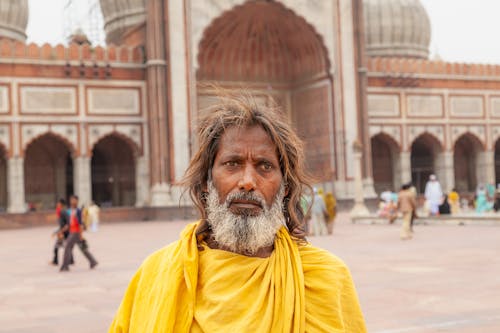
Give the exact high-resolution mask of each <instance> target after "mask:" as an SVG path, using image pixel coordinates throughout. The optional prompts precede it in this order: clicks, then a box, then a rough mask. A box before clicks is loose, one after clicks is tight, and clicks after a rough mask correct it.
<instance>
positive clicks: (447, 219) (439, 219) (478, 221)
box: [351, 214, 500, 226]
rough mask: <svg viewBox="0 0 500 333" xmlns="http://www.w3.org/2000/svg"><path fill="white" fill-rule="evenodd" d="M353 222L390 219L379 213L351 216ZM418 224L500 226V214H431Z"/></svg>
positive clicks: (398, 220) (382, 222)
mask: <svg viewBox="0 0 500 333" xmlns="http://www.w3.org/2000/svg"><path fill="white" fill-rule="evenodd" d="M351 222H352V223H358V224H389V219H387V218H382V217H378V216H377V215H375V214H373V215H368V216H356V217H351ZM394 223H397V224H400V223H402V219H401V218H397V219H396V220H395V222H394ZM414 224H416V225H485V226H495V225H497V226H500V214H484V215H476V214H463V215H449V216H429V217H419V218H417V219H415V221H414Z"/></svg>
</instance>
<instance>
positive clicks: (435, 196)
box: [425, 175, 443, 215]
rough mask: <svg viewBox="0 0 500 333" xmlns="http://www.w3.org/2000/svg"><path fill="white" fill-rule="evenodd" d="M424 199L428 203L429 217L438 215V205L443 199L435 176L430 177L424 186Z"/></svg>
mask: <svg viewBox="0 0 500 333" xmlns="http://www.w3.org/2000/svg"><path fill="white" fill-rule="evenodd" d="M425 199H426V200H427V201H428V202H429V205H430V210H431V215H438V214H439V205H440V204H441V200H442V199H443V190H442V189H441V184H439V182H438V180H437V178H436V175H430V176H429V181H428V182H427V184H425Z"/></svg>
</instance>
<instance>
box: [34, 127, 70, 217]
mask: <svg viewBox="0 0 500 333" xmlns="http://www.w3.org/2000/svg"><path fill="white" fill-rule="evenodd" d="M74 153H75V150H74V147H73V145H72V144H71V143H70V142H69V141H68V140H66V139H64V138H63V137H61V136H60V135H57V134H55V133H52V132H46V133H43V134H40V135H37V136H35V137H34V138H32V139H31V140H30V141H29V143H28V144H27V145H26V148H25V150H24V187H25V196H26V202H28V203H29V204H30V205H31V206H32V207H34V208H36V209H37V210H38V209H42V210H44V209H52V208H54V207H55V204H56V202H57V200H59V199H60V198H67V197H68V196H69V195H70V194H72V193H73V190H74V186H73V155H74Z"/></svg>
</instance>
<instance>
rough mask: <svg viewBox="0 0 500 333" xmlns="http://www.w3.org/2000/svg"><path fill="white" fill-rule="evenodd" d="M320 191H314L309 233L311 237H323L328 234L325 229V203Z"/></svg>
mask: <svg viewBox="0 0 500 333" xmlns="http://www.w3.org/2000/svg"><path fill="white" fill-rule="evenodd" d="M322 193H323V192H322V190H321V189H319V190H318V189H316V188H315V189H314V199H313V203H312V207H311V230H310V233H311V235H313V236H323V235H326V234H328V230H327V228H326V218H325V217H326V216H327V214H328V212H327V210H326V205H325V201H324V199H323V196H322Z"/></svg>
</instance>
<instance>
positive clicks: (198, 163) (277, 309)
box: [109, 97, 366, 333]
mask: <svg viewBox="0 0 500 333" xmlns="http://www.w3.org/2000/svg"><path fill="white" fill-rule="evenodd" d="M208 111H209V112H208V113H207V114H206V116H205V117H204V118H203V119H202V120H201V122H200V124H199V127H198V129H199V133H198V134H199V140H198V142H199V149H198V151H197V153H196V154H195V155H194V157H193V159H192V160H191V163H190V165H189V168H188V170H187V172H186V176H185V181H184V184H185V185H186V186H188V187H189V191H190V195H191V198H192V199H193V201H194V203H195V205H196V206H197V208H198V209H199V211H200V213H201V220H200V221H199V222H197V223H193V224H190V225H188V226H187V227H186V228H185V229H184V231H183V232H182V234H181V238H180V240H178V241H176V242H174V243H173V244H171V245H169V246H167V247H165V248H163V249H161V250H159V251H157V252H156V253H154V254H152V255H151V256H150V257H148V258H147V259H146V260H145V261H144V263H143V264H142V265H141V267H140V268H139V270H138V271H137V273H136V274H135V276H134V277H133V278H132V281H131V282H130V285H129V287H128V289H127V291H126V293H125V296H124V299H123V301H122V303H121V305H120V308H119V309H118V312H117V314H116V317H115V319H114V321H113V323H112V324H111V327H110V330H109V332H123V333H124V332H130V333H139V332H140V333H148V332H162V333H163V332H175V333H182V332H287V333H288V332H352V333H363V332H366V329H365V325H364V320H363V316H362V313H361V310H360V307H359V303H358V299H357V296H356V291H355V288H354V285H353V282H352V279H351V276H350V273H349V270H348V268H347V267H346V266H345V264H344V263H343V262H342V261H341V260H340V259H338V258H336V257H335V256H333V255H331V254H330V253H328V252H327V251H324V250H321V249H318V248H316V247H313V246H311V245H310V244H308V243H307V241H306V239H305V232H304V228H303V218H304V212H303V210H302V208H301V198H302V195H303V190H305V188H309V189H310V186H309V185H308V177H307V176H306V174H305V172H304V165H303V152H302V143H301V142H300V140H299V139H298V137H297V135H296V134H295V133H294V132H293V131H292V129H291V127H290V125H289V124H288V123H286V122H285V121H284V120H283V119H282V117H281V116H280V114H278V113H277V112H274V111H273V110H271V109H267V108H263V107H260V106H257V105H255V104H254V102H253V101H252V100H250V98H249V97H226V98H224V99H223V103H222V104H221V105H218V106H215V107H213V108H212V109H210V110H208Z"/></svg>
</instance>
